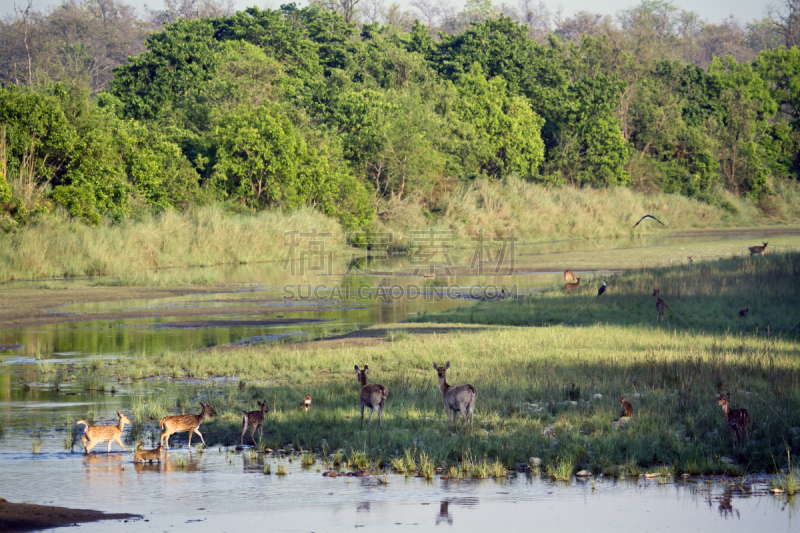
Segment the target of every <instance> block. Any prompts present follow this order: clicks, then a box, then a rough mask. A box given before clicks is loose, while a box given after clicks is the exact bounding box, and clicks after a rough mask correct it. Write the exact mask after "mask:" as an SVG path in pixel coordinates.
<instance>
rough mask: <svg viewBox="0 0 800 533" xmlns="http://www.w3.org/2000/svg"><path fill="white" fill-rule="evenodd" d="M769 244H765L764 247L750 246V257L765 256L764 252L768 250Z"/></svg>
mask: <svg viewBox="0 0 800 533" xmlns="http://www.w3.org/2000/svg"><path fill="white" fill-rule="evenodd" d="M767 244H768V243H766V242H765V243H764V246H750V247H749V248H748V250H750V255H763V254H764V251H765V250H766V249H767Z"/></svg>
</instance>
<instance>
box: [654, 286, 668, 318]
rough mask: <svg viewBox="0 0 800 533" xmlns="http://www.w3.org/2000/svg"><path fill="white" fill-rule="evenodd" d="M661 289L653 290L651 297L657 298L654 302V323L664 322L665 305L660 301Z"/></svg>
mask: <svg viewBox="0 0 800 533" xmlns="http://www.w3.org/2000/svg"><path fill="white" fill-rule="evenodd" d="M659 294H661V289H653V296H655V297H656V298H657V300H656V322H658V321H659V320H664V309H665V308H666V307H667V303H666V302H665V301H664V300H662V299H661V296H659Z"/></svg>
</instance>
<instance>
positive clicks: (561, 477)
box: [544, 457, 575, 481]
mask: <svg viewBox="0 0 800 533" xmlns="http://www.w3.org/2000/svg"><path fill="white" fill-rule="evenodd" d="M544 472H545V474H546V475H547V476H548V477H549V478H550V479H553V480H555V481H569V480H570V479H572V474H574V473H575V459H574V458H571V457H570V458H564V457H557V458H556V461H555V463H552V464H548V465H546V466H545V469H544Z"/></svg>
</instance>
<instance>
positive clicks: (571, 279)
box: [564, 270, 575, 283]
mask: <svg viewBox="0 0 800 533" xmlns="http://www.w3.org/2000/svg"><path fill="white" fill-rule="evenodd" d="M564 279H565V280H566V282H567V283H572V282H574V281H575V274H573V273H572V270H565V271H564Z"/></svg>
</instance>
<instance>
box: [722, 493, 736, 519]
mask: <svg viewBox="0 0 800 533" xmlns="http://www.w3.org/2000/svg"><path fill="white" fill-rule="evenodd" d="M732 497H733V491H732V490H726V491H725V492H723V493H722V496H720V497H719V507H718V508H717V510H718V511H719V515H720V516H721V517H722V518H728V517H730V518H733V514H734V513H736V518H737V519H739V520H741V516H739V510H738V509H734V508H733V505H732V504H731V498H732Z"/></svg>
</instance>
